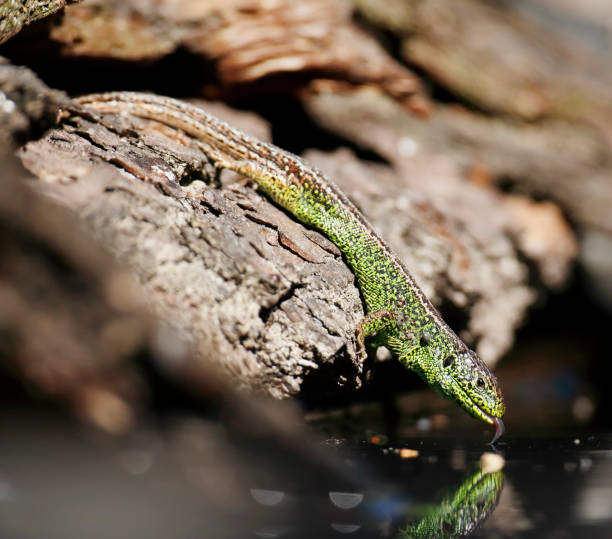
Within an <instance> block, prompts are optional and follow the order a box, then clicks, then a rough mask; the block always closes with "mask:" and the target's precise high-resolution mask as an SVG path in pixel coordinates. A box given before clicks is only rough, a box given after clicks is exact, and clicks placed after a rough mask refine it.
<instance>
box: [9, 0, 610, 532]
mask: <svg viewBox="0 0 612 539" xmlns="http://www.w3.org/2000/svg"><path fill="white" fill-rule="evenodd" d="M65 4H68V5H65ZM0 43H1V44H0V55H1V56H2V61H1V62H0V141H1V142H0V145H1V146H2V153H1V154H0V155H1V158H2V182H0V183H1V185H0V388H1V391H0V402H1V403H2V407H1V408H0V418H1V419H0V531H1V532H2V536H3V537H11V538H12V537H14V538H24V537H28V538H29V537H83V536H86V537H103V536H104V537H107V536H116V537H124V536H125V537H157V536H159V537H162V536H163V537H167V536H169V535H172V536H174V537H244V536H257V537H302V536H304V537H312V536H313V535H315V534H316V536H320V537H327V536H329V537H338V536H341V535H349V536H352V537H378V536H380V537H397V536H404V537H443V536H447V537H455V536H466V535H470V534H475V535H476V536H480V537H515V536H518V537H609V536H610V535H612V465H611V464H610V463H611V462H612V460H611V457H612V402H611V396H610V391H609V386H610V380H611V376H612V369H611V367H610V361H609V354H610V352H609V347H608V342H609V338H608V334H609V327H610V322H611V319H612V316H611V312H612V212H610V207H611V204H612V128H611V126H612V102H611V98H610V90H609V89H610V84H611V83H612V80H610V79H611V77H612V75H611V73H612V70H611V69H610V67H611V66H610V62H611V61H610V58H612V56H611V54H610V52H611V49H612V6H611V5H610V4H609V2H606V1H605V0H589V1H584V2H581V3H580V5H577V4H576V3H574V2H569V1H564V0H514V1H507V0H420V1H411V0H393V1H387V2H375V1H369V0H352V1H348V0H345V1H340V0H308V1H303V2H300V3H294V2H290V1H288V0H287V1H285V0H274V1H263V0H230V1H226V2H220V1H218V2H215V1H202V2H193V1H188V0H165V1H163V2H153V1H146V0H145V1H131V0H128V1H125V0H124V1H122V2H116V1H110V0H104V1H103V0H98V1H84V2H80V3H71V2H68V3H66V2H60V1H58V2H51V3H48V2H46V3H45V2H35V1H30V2H7V3H4V4H3V5H2V6H0ZM110 90H137V91H152V92H155V93H159V94H163V95H170V96H174V97H179V98H185V99H195V100H198V101H197V102H203V103H204V106H205V107H206V108H207V110H211V111H213V112H214V113H215V114H217V115H219V116H221V117H223V118H225V119H227V121H229V122H230V123H232V124H233V125H238V126H239V127H241V128H244V129H245V130H247V131H249V132H251V133H253V134H255V135H256V136H258V137H260V138H263V139H266V140H271V141H272V142H274V143H275V144H276V145H278V146H280V147H282V148H283V149H286V150H289V151H291V152H293V153H296V154H299V155H303V156H305V157H306V159H307V160H308V161H309V162H311V163H313V164H314V165H315V166H317V167H319V168H320V169H321V170H323V171H324V172H326V173H328V174H329V175H330V176H331V177H332V178H333V179H334V180H335V181H337V183H338V184H339V185H340V187H341V188H342V189H343V190H344V191H345V192H347V194H348V195H349V196H350V197H351V199H352V200H353V201H354V202H355V203H356V204H357V205H358V206H359V207H360V208H361V209H362V210H363V212H364V213H365V214H366V216H367V217H368V219H370V220H371V221H372V222H373V224H374V225H375V227H376V229H377V230H379V231H380V232H381V235H382V236H383V237H384V238H385V239H387V240H388V241H389V243H390V244H391V245H392V246H393V247H394V249H395V250H396V251H397V252H398V253H399V255H400V256H401V257H402V259H403V260H405V262H406V264H407V266H408V267H409V268H410V270H411V271H413V272H414V274H415V277H416V278H417V280H418V281H419V283H421V284H422V286H423V288H424V290H425V291H426V293H427V295H428V296H429V297H430V298H431V299H432V301H434V303H435V304H436V306H438V307H439V308H440V310H441V312H442V313H443V315H444V318H445V319H446V320H447V321H448V323H449V324H450V325H451V326H452V327H453V328H455V329H456V330H457V331H458V332H459V333H460V335H461V336H462V337H463V338H464V339H465V340H466V342H468V343H470V345H471V346H473V347H474V348H475V349H476V350H477V351H478V352H479V354H480V355H481V357H483V359H485V361H487V363H488V364H489V365H491V366H492V367H494V369H495V372H496V375H497V376H498V378H499V379H500V381H501V384H502V387H503V391H504V395H505V398H506V402H507V414H506V416H505V417H504V421H505V423H506V427H507V434H506V436H504V438H503V439H502V441H501V443H500V444H498V446H497V448H496V449H492V448H490V447H488V446H487V442H488V440H489V439H490V437H491V435H492V433H491V432H490V429H487V428H486V427H485V426H483V425H480V424H478V423H477V422H475V421H474V420H472V419H471V418H470V417H468V416H467V415H466V414H465V413H464V412H463V411H461V410H460V409H458V408H457V407H456V406H455V405H453V404H452V403H449V402H447V401H445V400H442V399H441V398H439V397H438V396H437V395H435V394H433V393H432V392H431V391H430V390H429V389H428V388H427V387H425V385H424V384H423V383H422V382H421V381H420V380H419V379H418V378H417V377H416V376H415V375H413V374H412V373H410V372H407V371H406V370H405V369H403V368H402V367H401V365H399V364H398V363H397V362H393V361H388V357H387V355H386V354H385V352H384V350H380V351H378V353H374V352H373V353H372V354H371V357H370V363H369V364H367V365H366V366H365V367H364V366H363V365H361V364H359V363H358V360H357V359H356V358H357V356H356V354H355V350H354V339H353V335H352V331H351V328H352V327H354V326H355V324H356V323H357V321H358V320H359V318H360V311H359V310H360V309H361V302H360V298H359V295H358V293H357V292H356V291H355V290H354V286H353V284H352V277H351V275H350V272H348V270H346V268H343V267H341V266H342V263H341V259H340V258H339V257H336V258H334V257H330V256H329V253H330V252H332V253H333V248H331V247H330V246H329V245H327V244H324V243H323V242H324V240H321V239H317V238H315V239H314V240H312V242H314V243H315V244H316V246H317V247H316V248H315V247H312V245H310V243H308V242H306V243H308V245H309V247H307V248H306V254H304V247H303V245H305V244H304V243H303V242H304V240H303V238H304V237H305V238H309V236H308V235H307V232H304V231H303V230H302V229H301V228H299V230H298V229H297V228H295V229H294V228H292V227H294V226H295V224H292V223H291V219H290V218H287V216H284V215H283V214H282V212H277V213H273V212H274V210H273V209H271V208H272V207H270V206H268V205H266V204H267V203H265V202H262V203H261V204H263V206H257V205H258V204H260V202H258V195H257V194H256V193H253V192H252V190H251V191H249V190H248V188H244V192H243V194H242V195H240V196H238V195H236V196H235V198H232V197H234V195H232V194H229V195H225V194H218V195H214V197H212V195H210V193H209V194H208V195H205V194H204V192H205V189H204V187H202V185H203V182H201V181H200V180H209V179H210V176H211V173H210V172H207V169H206V159H205V157H202V154H201V149H199V150H198V149H197V148H195V147H194V145H193V144H192V146H190V144H191V143H190V142H189V141H186V140H185V138H186V137H184V136H183V137H182V138H181V135H180V134H179V135H177V134H176V133H169V132H168V131H167V130H164V129H161V128H157V127H151V126H150V125H148V124H145V123H142V122H141V123H140V124H131V123H122V122H129V120H121V121H119V120H117V121H114V120H113V121H111V120H109V123H104V122H102V121H100V120H99V119H97V120H96V119H95V118H94V119H91V118H86V117H81V118H77V119H76V120H69V121H68V122H67V123H66V124H63V125H62V124H58V123H56V117H57V111H58V108H61V107H62V106H64V107H65V106H66V104H67V103H68V98H69V97H72V96H75V95H80V94H83V93H89V92H103V91H110ZM87 122H91V123H87ZM113 122H115V123H113ZM94 124H95V125H94ZM102 128H104V129H105V131H101V129H102ZM140 131H142V132H143V133H146V134H143V135H142V137H141V138H140V139H139V138H138V136H137V135H136V134H135V133H137V132H140ZM119 137H123V138H124V139H125V140H127V141H128V143H127V144H129V145H128V146H125V147H124V146H121V145H120V143H119V141H118V138H119ZM181 145H183V146H184V147H183V146H181ZM198 151H199V152H200V153H197V152H198ZM141 152H142V153H141ZM145 152H150V153H145ZM112 167H115V168H114V169H112V170H111V168H112ZM155 167H158V168H157V169H155ZM164 167H166V168H164ZM156 170H157V172H156ZM160 170H161V172H159V171H160ZM200 170H203V172H200ZM126 172H127V173H129V174H131V175H132V176H131V177H130V178H128V179H126V178H125V176H126ZM156 174H157V175H156ZM207 174H208V176H207ZM168 177H173V178H175V179H178V180H180V181H179V182H178V184H177V185H178V186H177V187H176V188H175V189H176V190H175V191H173V190H172V186H170V187H167V183H168V182H166V183H164V181H165V179H164V178H166V179H167V178H168ZM109 178H110V179H109ZM140 180H146V181H144V182H141V181H140ZM151 186H153V187H151ZM160 186H161V187H160ZM179 195H180V196H179ZM172 197H174V198H172ZM197 197H201V199H202V200H204V201H205V202H203V203H200V199H199V198H197ZM206 197H209V198H206ZM210 197H212V198H210ZM223 197H225V198H223ZM241 197H242V198H241ZM175 199H176V200H180V201H183V202H181V203H180V204H179V203H175V202H176V200H175ZM196 199H197V201H198V202H197V204H196V203H193V200H196ZM184 201H188V202H184ZM190 204H191V205H190ZM151 208H152V209H151ZM245 208H247V209H246V210H245ZM243 210H244V211H246V212H247V213H248V212H250V213H249V215H247V216H246V219H245V218H244V215H243V214H241V213H236V212H239V211H243ZM244 211H243V213H244ZM183 212H184V213H183ZM198 212H201V213H202V215H201V214H200V213H198ZM203 214H205V215H203ZM245 215H246V214H245ZM198 219H199V220H198ZM177 222H178V223H184V222H188V223H190V226H192V228H193V229H194V230H197V231H198V232H197V234H195V233H194V234H191V233H188V234H186V233H185V230H186V229H183V228H180V227H181V226H183V225H182V224H181V225H180V226H179V225H176V228H177V230H175V229H174V228H173V227H174V224H173V223H177ZM196 223H197V225H198V226H196ZM262 223H268V227H267V229H268V232H265V229H266V226H265V225H263V224H262ZM270 223H271V224H270ZM270 230H273V231H275V232H274V234H276V233H278V238H276V236H275V237H274V238H272V240H271V239H270V238H269V237H268V236H265V235H264V234H269V233H270V232H269V231H270ZM159 231H161V232H162V233H160V232H159ZM166 231H168V232H167V233H166ZM228 231H233V232H231V233H230V232H228ZM215 234H217V235H215ZM274 234H273V235H274ZM234 235H235V236H237V237H242V238H243V239H244V241H243V242H242V243H241V244H240V243H237V244H236V245H237V246H238V247H236V252H234V253H233V254H232V255H231V256H227V260H226V259H225V258H224V254H223V249H219V253H221V254H218V253H217V249H218V246H219V245H224V244H226V243H227V244H230V243H231V242H232V241H234V239H233V236H234ZM192 236H193V237H192ZM196 236H197V237H196ZM230 236H231V238H232V239H231V240H228V238H230ZM255 237H265V238H266V241H262V240H255V239H253V238H255ZM151 238H154V239H151ZM202 238H203V243H202V245H200V244H197V243H196V241H200V240H201V239H202ZM286 238H289V239H288V240H287V239H286ZM204 240H205V241H204ZM236 241H238V240H236ZM308 241H310V240H308ZM259 242H261V244H260V243H259ZM266 242H267V243H268V244H270V245H271V247H269V246H266V245H262V244H263V243H266ZM176 245H189V246H190V248H191V253H195V254H191V253H190V254H189V255H186V254H185V253H181V252H178V251H177V252H175V251H173V250H172V249H174V246H176ZM232 245H233V244H232ZM253 245H255V247H253ZM194 246H195V247H194ZM288 246H289V247H288ZM268 248H271V249H277V250H276V251H266V249H268ZM248 249H251V251H249V250H248ZM287 249H289V250H293V253H292V254H289V255H288V254H287V253H286V251H287ZM311 249H314V250H312V251H311ZM317 249H319V250H317ZM330 249H331V251H330ZM211 252H212V253H213V255H210V254H207V253H211ZM239 252H244V253H247V254H245V255H242V256H244V260H243V259H242V258H240V256H241V255H239V254H238V253H239ZM168 253H170V254H168ZM177 253H178V254H177ZM296 253H297V255H298V256H295V255H296ZM312 253H314V255H313V254H312ZM225 254H227V253H225ZM247 255H248V256H247ZM326 256H327V258H325V257H326ZM207 257H208V258H207ZM257 257H259V258H257ZM291 257H293V258H291ZM201 259H204V260H205V261H204V262H202V261H201ZM235 260H238V262H236V263H235V264H234V262H232V261H235ZM253 260H256V262H253ZM169 261H170V263H169ZM243 262H244V264H243ZM164 268H165V269H164ZM270 268H272V269H270ZM200 270H201V271H202V272H204V273H202V275H203V276H201V275H200ZM206 272H208V273H206ZM274 272H277V274H280V275H283V280H282V282H281V283H280V284H278V283H277V280H278V279H275V278H273V276H271V275H273V274H274ZM313 275H315V276H316V277H315V278H314V279H313V278H312V276H313ZM228 276H229V277H228ZM224 279H225V280H224ZM285 279H286V281H287V282H286V281H285ZM317 279H319V280H318V281H317V282H320V283H323V285H322V286H319V285H318V284H317V282H315V281H316V280H317ZM226 281H227V282H232V283H234V282H235V283H237V284H236V285H235V288H231V292H230V291H229V290H230V288H227V283H226ZM241 281H242V282H241ZM210 283H213V284H212V285H211V284H210ZM232 286H234V284H232ZM215 287H216V288H215ZM224 287H226V288H224ZM283 287H284V288H283ZM317 287H318V288H320V289H321V290H318V288H317ZM219 290H222V292H218V291H219ZM317 294H319V295H317ZM228 298H229V299H228ZM236 298H238V299H236ZM317 310H318V311H321V312H323V315H318V314H317V312H318V311H317ZM313 312H314V313H315V314H313ZM251 313H255V315H254V316H251ZM313 317H314V319H315V322H316V324H315V323H313V322H312V320H313ZM251 318H253V319H255V322H253V323H251V322H249V320H250V319H251ZM228 374H229V376H228ZM237 389H239V390H237ZM245 389H247V391H244V390H245ZM248 389H251V390H252V389H254V390H255V391H254V392H253V391H248ZM270 396H272V397H275V398H270ZM278 397H282V398H283V400H277V398H278ZM287 397H290V398H289V399H287ZM483 453H492V454H494V455H497V456H498V457H502V459H503V460H505V467H504V468H503V472H501V471H499V470H498V469H497V468H495V467H493V468H490V467H488V466H489V465H488V464H485V462H486V459H485V461H482V460H481V457H482V455H483Z"/></svg>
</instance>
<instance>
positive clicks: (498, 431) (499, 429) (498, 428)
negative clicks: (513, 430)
mask: <svg viewBox="0 0 612 539" xmlns="http://www.w3.org/2000/svg"><path fill="white" fill-rule="evenodd" d="M493 421H494V423H495V436H493V439H492V440H491V442H490V443H491V445H493V444H494V443H495V442H497V440H499V439H500V438H501V436H502V434H503V433H504V432H506V428H505V427H504V422H503V421H502V420H501V419H500V418H499V417H494V418H493Z"/></svg>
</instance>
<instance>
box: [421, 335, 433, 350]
mask: <svg viewBox="0 0 612 539" xmlns="http://www.w3.org/2000/svg"><path fill="white" fill-rule="evenodd" d="M430 342H431V336H430V335H429V333H423V334H422V335H421V338H420V339H419V346H420V347H421V348H425V347H426V346H427V345H428V344H429V343H430Z"/></svg>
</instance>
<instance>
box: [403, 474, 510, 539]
mask: <svg viewBox="0 0 612 539" xmlns="http://www.w3.org/2000/svg"><path fill="white" fill-rule="evenodd" d="M503 486H504V474H503V472H501V471H498V472H493V473H485V472H483V471H482V470H481V469H480V468H477V469H476V470H475V471H473V472H471V473H470V474H469V475H468V476H467V477H466V478H465V479H464V480H463V481H462V482H461V484H460V485H459V486H458V487H456V488H455V489H453V490H452V491H451V492H450V493H449V494H448V495H447V496H445V497H444V499H443V500H442V501H441V502H440V503H439V504H438V505H435V506H432V507H430V508H429V509H428V510H427V511H426V512H425V514H424V515H423V516H422V517H421V519H420V520H419V521H418V522H416V523H415V524H412V525H410V526H408V527H406V528H405V529H403V530H401V531H400V533H399V534H398V537H397V539H426V538H432V539H433V538H438V539H440V538H451V537H467V536H468V535H472V534H473V533H474V532H475V531H476V528H478V527H479V526H480V525H481V524H482V523H483V522H484V521H485V520H486V519H487V518H488V517H489V516H490V515H491V513H492V512H493V511H494V510H495V508H496V507H497V502H498V501H499V496H500V495H501V492H502V489H503Z"/></svg>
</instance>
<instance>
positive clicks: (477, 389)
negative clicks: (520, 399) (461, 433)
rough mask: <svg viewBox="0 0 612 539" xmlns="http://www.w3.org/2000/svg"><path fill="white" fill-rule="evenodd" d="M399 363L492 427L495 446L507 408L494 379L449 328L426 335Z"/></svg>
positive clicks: (487, 369)
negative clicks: (493, 427) (493, 428)
mask: <svg viewBox="0 0 612 539" xmlns="http://www.w3.org/2000/svg"><path fill="white" fill-rule="evenodd" d="M400 361H402V363H404V364H405V365H406V366H407V367H408V368H410V369H413V370H414V371H416V372H417V373H418V374H419V375H420V376H421V377H422V378H423V379H424V380H425V381H426V382H427V383H428V384H429V385H431V386H432V387H433V388H434V389H435V390H436V391H437V392H438V393H440V394H441V395H442V396H444V397H446V398H448V399H450V400H452V401H454V402H456V403H457V404H458V405H459V406H461V407H462V408H463V409H464V410H466V411H467V412H468V413H469V414H471V415H472V416H474V417H476V418H478V419H480V420H482V421H484V422H486V423H489V424H490V425H494V426H495V428H496V433H495V437H494V438H493V441H492V443H493V442H495V441H496V440H497V439H498V438H499V437H500V436H501V435H502V434H503V432H504V424H503V422H502V420H501V417H502V416H503V415H504V413H505V411H506V408H505V404H504V399H503V397H502V394H501V390H500V387H499V384H498V382H497V378H495V376H494V375H493V373H492V372H491V371H490V370H489V368H488V367H487V366H486V365H485V363H484V362H483V361H482V360H481V359H480V358H479V357H478V356H477V355H476V353H475V352H473V351H472V350H470V349H469V348H468V347H467V346H466V345H465V344H464V343H463V341H461V340H460V339H459V338H458V337H457V336H456V335H455V334H454V333H453V332H452V331H451V330H450V328H448V327H445V328H433V329H432V330H430V331H425V332H424V333H423V337H421V339H420V341H419V344H418V346H416V347H414V348H412V349H411V350H410V351H409V352H408V353H407V354H405V355H404V356H402V355H400Z"/></svg>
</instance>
